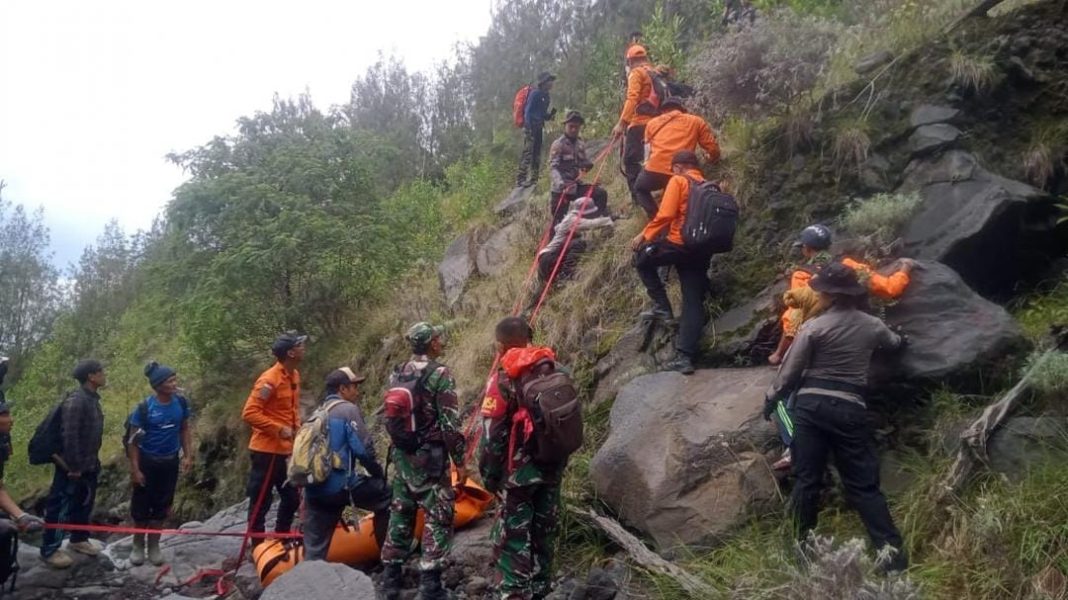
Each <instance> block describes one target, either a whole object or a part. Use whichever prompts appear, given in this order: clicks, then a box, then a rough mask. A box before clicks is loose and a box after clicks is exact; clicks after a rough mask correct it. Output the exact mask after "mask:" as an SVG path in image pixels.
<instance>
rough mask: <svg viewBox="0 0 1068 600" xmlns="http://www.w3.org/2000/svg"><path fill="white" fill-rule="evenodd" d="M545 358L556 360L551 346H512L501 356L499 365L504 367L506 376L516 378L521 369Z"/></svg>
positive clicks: (527, 367) (521, 371)
mask: <svg viewBox="0 0 1068 600" xmlns="http://www.w3.org/2000/svg"><path fill="white" fill-rule="evenodd" d="M546 359H548V360H551V361H553V362H556V353H555V352H553V349H552V348H547V347H545V346H526V347H523V348H512V349H510V350H508V351H507V352H505V353H504V356H502V357H501V367H503V368H504V372H505V373H507V374H508V377H510V378H512V379H518V378H519V376H520V375H522V374H523V371H525V370H527V369H529V368H530V367H532V366H534V365H535V364H537V363H539V362H541V361H543V360H546Z"/></svg>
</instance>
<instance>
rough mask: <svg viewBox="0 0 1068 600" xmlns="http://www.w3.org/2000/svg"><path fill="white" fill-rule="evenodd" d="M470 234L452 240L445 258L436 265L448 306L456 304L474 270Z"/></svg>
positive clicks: (446, 250)
mask: <svg viewBox="0 0 1068 600" xmlns="http://www.w3.org/2000/svg"><path fill="white" fill-rule="evenodd" d="M471 246H472V238H471V234H469V233H465V234H463V235H461V236H460V237H458V238H456V239H455V240H453V242H452V243H451V244H449V247H448V248H446V249H445V258H444V259H442V261H441V265H440V266H439V267H438V278H439V280H440V282H441V293H442V294H444V295H445V302H446V304H448V305H449V306H452V305H453V304H456V301H457V300H459V299H460V295H461V294H463V292H464V286H465V285H466V284H467V280H468V279H470V278H471V274H472V273H474V271H475V261H474V259H473V258H472V252H471Z"/></svg>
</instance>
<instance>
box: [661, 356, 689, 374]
mask: <svg viewBox="0 0 1068 600" xmlns="http://www.w3.org/2000/svg"><path fill="white" fill-rule="evenodd" d="M664 369H665V370H667V371H678V372H679V373H682V374H683V375H693V373H694V368H693V361H692V360H690V357H689V356H686V355H685V354H681V353H680V354H676V355H675V358H673V359H671V360H670V361H669V362H668V363H667V364H666V365H664Z"/></svg>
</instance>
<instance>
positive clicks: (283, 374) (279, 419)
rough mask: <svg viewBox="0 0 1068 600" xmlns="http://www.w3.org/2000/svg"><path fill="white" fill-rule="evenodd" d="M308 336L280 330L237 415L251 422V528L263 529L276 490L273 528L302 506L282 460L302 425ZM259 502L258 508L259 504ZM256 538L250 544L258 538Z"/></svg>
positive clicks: (282, 527) (284, 528)
mask: <svg viewBox="0 0 1068 600" xmlns="http://www.w3.org/2000/svg"><path fill="white" fill-rule="evenodd" d="M307 339H308V337H307V336H304V335H298V334H295V333H283V334H282V335H280V336H278V338H277V339H275V341H274V344H273V345H272V346H271V353H272V354H274V357H275V359H276V361H275V363H274V365H273V366H272V367H271V368H269V369H267V370H266V371H264V372H263V373H262V374H260V376H259V378H258V379H257V380H256V383H255V385H253V386H252V392H251V393H250V394H249V396H248V399H247V400H245V408H244V410H243V411H242V412H241V418H243V419H244V420H245V422H246V423H248V424H249V426H250V427H251V428H252V438H251V439H250V440H249V443H248V449H249V453H250V455H251V462H252V468H251V470H250V471H249V475H248V486H247V488H246V490H245V492H246V493H247V495H248V502H249V505H248V507H249V508H248V510H249V513H248V521H249V530H250V531H251V532H252V533H263V531H264V527H265V523H264V521H265V520H266V517H267V511H268V510H270V508H271V503H272V502H273V492H272V488H273V489H274V490H275V491H277V492H278V498H279V501H278V514H277V516H276V518H275V524H274V530H275V532H276V533H288V532H289V529H290V527H291V526H292V525H293V517H294V515H296V513H297V508H299V507H300V493H299V492H298V491H297V488H295V487H293V486H290V485H288V484H287V483H286V460H287V459H288V458H289V455H290V454H292V453H293V436H294V435H295V433H296V431H297V428H298V427H300V371H299V370H297V367H299V366H300V363H301V362H303V360H304V351H305V342H306V341H307ZM257 508H258V509H259V510H257ZM262 541H263V540H262V539H261V538H255V539H253V541H252V545H253V546H255V545H257V544H259V543H260V542H262Z"/></svg>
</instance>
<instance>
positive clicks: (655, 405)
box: [590, 368, 777, 548]
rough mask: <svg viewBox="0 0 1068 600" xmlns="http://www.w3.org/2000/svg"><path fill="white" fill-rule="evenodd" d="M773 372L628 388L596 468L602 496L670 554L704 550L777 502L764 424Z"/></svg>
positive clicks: (673, 377) (726, 373) (667, 375)
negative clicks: (684, 548) (686, 548)
mask: <svg viewBox="0 0 1068 600" xmlns="http://www.w3.org/2000/svg"><path fill="white" fill-rule="evenodd" d="M774 376H775V372H774V371H773V370H771V369H767V368H755V369H715V370H699V371H697V373H695V374H694V375H691V376H689V377H687V376H684V375H680V374H678V373H674V372H663V373H654V374H652V375H645V376H642V377H638V378H637V379H634V380H633V381H631V382H630V383H628V384H627V385H626V386H624V387H623V388H622V389H621V390H620V391H619V394H618V396H617V397H616V400H615V402H614V403H613V405H612V411H611V416H610V423H611V432H610V433H609V436H608V439H607V440H606V441H605V443H604V445H603V446H602V447H601V448H600V449H599V450H598V451H597V454H596V455H595V456H594V458H593V461H592V463H591V465H590V473H591V474H592V476H593V484H594V488H595V489H596V490H597V493H598V495H599V496H600V498H601V499H602V500H604V501H605V502H606V503H608V504H609V505H610V506H611V507H612V508H613V509H615V511H616V512H617V514H618V515H619V516H620V517H621V518H622V519H623V520H624V521H625V522H626V523H628V524H630V525H632V526H634V527H636V528H638V529H640V530H641V531H643V532H645V533H647V534H649V535H650V536H651V537H652V538H653V539H654V540H655V541H656V543H657V544H658V545H659V546H660V547H661V548H668V547H671V546H672V545H674V544H678V543H682V544H689V545H702V544H707V543H711V542H714V541H715V540H716V539H717V538H718V537H719V536H722V535H724V534H726V533H728V532H729V531H730V530H732V529H733V528H735V527H737V526H738V525H740V524H742V523H744V522H745V520H746V519H747V518H748V517H749V516H750V515H751V514H752V512H753V511H754V510H759V509H761V508H763V507H765V506H766V505H768V504H769V503H770V502H771V501H772V500H773V499H775V498H776V497H777V488H776V483H775V480H774V478H773V477H772V475H771V473H770V470H769V469H768V466H767V464H766V462H765V461H764V458H763V456H762V455H761V454H759V452H761V451H763V450H765V449H766V448H768V447H770V446H771V445H772V444H774V443H775V439H776V437H777V436H776V434H775V430H774V428H773V427H772V426H771V425H770V424H768V423H765V422H764V421H763V419H762V418H761V416H760V413H761V409H762V407H763V402H764V392H765V391H766V389H767V387H768V385H769V384H770V383H771V380H772V378H773V377H774Z"/></svg>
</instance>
